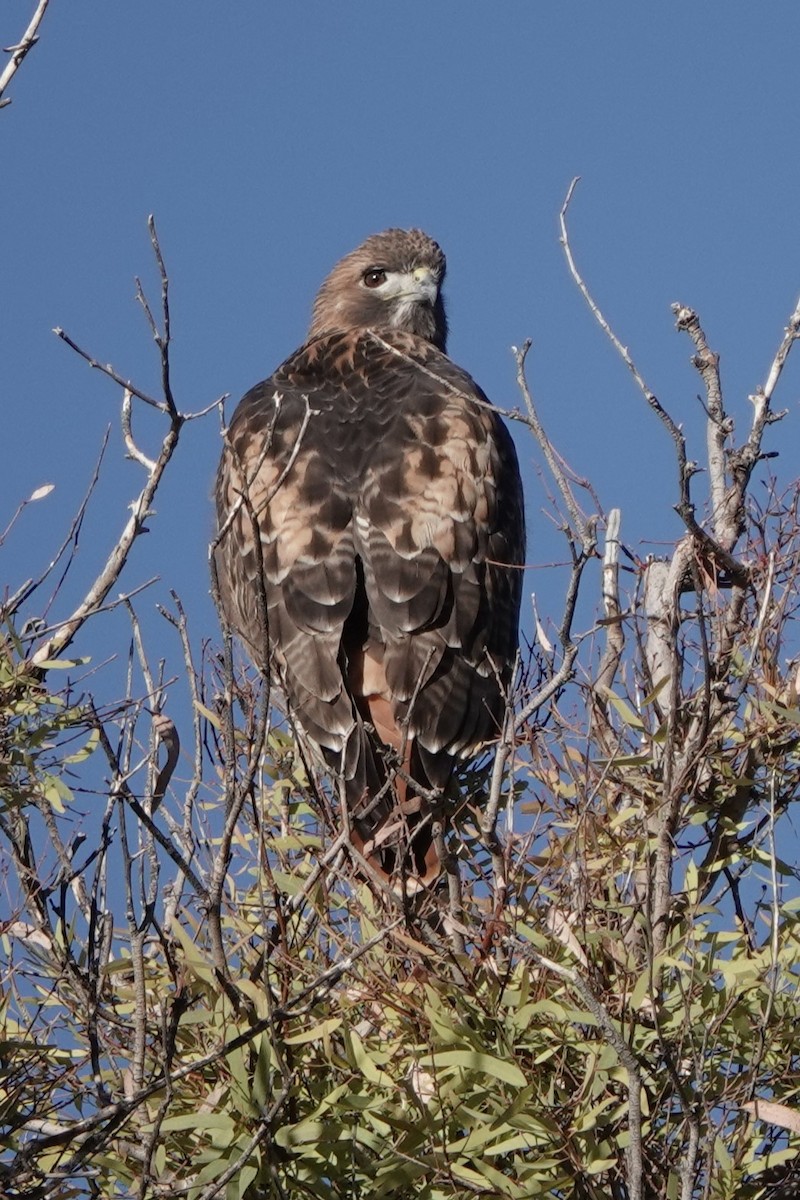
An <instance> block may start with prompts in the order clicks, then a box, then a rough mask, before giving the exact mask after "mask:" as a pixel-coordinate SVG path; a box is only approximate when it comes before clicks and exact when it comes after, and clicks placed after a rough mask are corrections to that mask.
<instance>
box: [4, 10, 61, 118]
mask: <svg viewBox="0 0 800 1200" xmlns="http://www.w3.org/2000/svg"><path fill="white" fill-rule="evenodd" d="M49 3H50V0H39V3H38V4H37V6H36V11H35V12H34V14H33V16H32V17H31V21H30V24H29V25H28V28H27V29H26V30H25V32H24V33H23V35H22V37H21V39H20V40H19V41H18V42H17V44H16V46H4V47H3V50H4V52H5V53H6V54H10V55H11V58H10V59H9V61H8V62H7V63H6V66H5V69H4V71H3V73H2V75H0V108H5V106H6V105H7V104H10V103H11V97H10V96H8V97H6V98H5V99H3V98H2V96H3V92H4V91H5V90H6V88H7V87H8V85H9V84H10V83H11V80H12V79H13V78H14V76H15V75H16V73H17V71H18V70H19V68H20V65H21V63H22V60H23V59H24V58H25V56H26V54H27V53H28V52H29V51H30V50H32V49H33V47H34V46H35V45H36V43H37V42H38V40H39V26H40V25H41V23H42V20H43V19H44V14H45V12H46V11H47V6H48V4H49Z"/></svg>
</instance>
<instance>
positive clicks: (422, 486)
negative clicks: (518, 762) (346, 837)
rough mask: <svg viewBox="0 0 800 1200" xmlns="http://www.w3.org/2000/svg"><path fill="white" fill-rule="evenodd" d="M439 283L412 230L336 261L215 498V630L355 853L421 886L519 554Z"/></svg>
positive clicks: (485, 412) (430, 868) (496, 711)
mask: <svg viewBox="0 0 800 1200" xmlns="http://www.w3.org/2000/svg"><path fill="white" fill-rule="evenodd" d="M444 273H445V258H444V255H443V253H442V251H441V250H440V248H439V246H438V245H437V244H436V242H434V241H432V240H431V239H430V238H429V237H427V236H426V235H425V234H424V233H422V232H421V231H420V230H418V229H411V230H403V229H389V230H387V231H386V232H385V233H380V234H376V235H375V236H374V237H370V238H368V239H367V240H366V241H365V242H364V244H363V245H362V246H359V248H358V249H357V250H354V251H353V252H352V253H351V254H348V255H347V257H346V258H343V259H342V261H341V262H340V263H339V264H338V265H337V266H336V267H335V268H334V269H333V271H332V272H331V274H330V275H329V276H328V278H327V279H326V280H325V282H324V283H323V285H322V287H321V288H320V291H319V294H318V296H317V298H316V301H315V303H314V312H313V320H312V323H311V329H310V331H309V335H308V340H307V341H306V343H305V345H304V346H302V347H301V348H300V349H299V350H298V351H297V352H296V353H295V354H293V355H292V356H291V357H290V358H288V359H287V360H286V362H285V363H283V365H282V366H280V367H279V368H278V369H277V371H276V372H275V373H274V374H273V375H272V376H270V378H269V379H267V380H265V381H264V382H263V383H259V384H257V385H256V386H255V387H254V388H252V389H251V390H250V391H249V392H248V393H247V395H246V396H245V397H244V399H243V400H242V401H241V403H240V404H239V406H238V408H237V409H236V412H235V413H234V415H233V419H232V420H231V423H230V426H229V428H228V431H227V436H226V439H225V449H224V451H223V454H222V461H221V462H220V467H219V473H218V477H217V487H216V502H217V518H218V529H219V531H220V534H221V536H220V540H219V544H218V548H217V551H216V563H217V572H218V579H219V585H220V593H221V598H222V604H223V608H224V611H225V614H226V617H227V619H228V621H229V623H230V625H231V626H232V628H233V629H234V630H235V631H236V632H237V633H238V634H239V635H240V637H241V638H242V639H243V640H244V642H245V643H246V645H247V648H248V650H249V653H250V655H251V656H252V657H253V659H254V660H255V661H256V662H257V663H260V664H262V665H268V666H269V670H270V673H271V675H272V677H273V679H274V680H275V681H276V682H277V683H278V684H279V685H280V687H281V688H282V689H283V691H284V693H285V695H286V698H287V701H288V705H289V708H290V710H291V712H292V713H293V715H294V717H295V718H296V720H297V722H298V723H299V724H300V726H301V727H302V729H303V731H304V732H305V734H306V735H307V737H308V738H309V739H310V741H311V742H312V743H313V744H314V746H315V747H316V748H317V749H318V751H319V752H320V753H321V756H322V758H324V760H325V761H326V762H327V763H328V764H329V766H330V767H332V768H333V769H334V770H335V771H336V772H338V773H339V777H340V778H341V779H343V781H344V793H345V798H346V804H347V809H348V813H349V822H350V826H351V840H352V844H353V845H354V847H355V849H356V850H357V851H358V852H359V854H360V855H361V856H362V857H363V858H365V859H367V860H368V862H369V863H370V865H371V866H372V867H373V868H374V869H375V870H376V871H377V872H378V873H379V874H380V875H382V876H383V877H397V876H404V877H405V878H406V880H409V878H410V877H413V878H415V879H418V880H420V881H422V882H426V883H427V882H430V881H431V880H432V879H433V878H435V876H436V875H437V874H438V871H439V862H438V858H437V855H436V852H435V848H434V846H433V843H432V835H431V823H432V821H431V813H432V811H434V810H436V808H437V805H436V803H435V800H436V798H437V796H440V795H441V789H443V788H444V787H445V785H446V784H447V782H448V780H449V778H450V775H451V772H452V768H453V763H454V760H456V759H469V758H471V757H472V756H474V755H475V754H476V753H477V752H478V751H479V750H480V749H481V748H482V747H483V746H485V745H487V744H488V743H491V742H492V741H493V740H494V739H495V738H496V737H497V735H498V732H499V730H500V726H501V722H502V717H503V712H504V707H505V705H506V702H507V696H506V692H507V688H508V685H509V683H510V679H511V674H512V671H513V664H514V657H515V654H516V649H517V625H518V618H519V603H520V590H521V582H522V571H521V569H520V568H521V567H522V564H523V561H524V548H525V533H524V519H523V503H522V488H521V484H520V477H519V468H518V466H517V457H516V453H515V451H514V446H513V443H512V441H511V437H510V435H509V433H508V431H507V430H506V428H505V426H504V424H503V422H502V421H501V419H500V418H499V417H498V415H497V413H496V412H494V411H493V409H492V407H491V406H490V404H489V403H488V401H487V399H486V397H485V396H484V394H483V392H482V391H481V389H480V388H479V387H478V386H477V384H476V383H475V382H474V380H473V379H471V378H470V376H469V375H468V374H467V373H466V371H462V370H461V368H460V367H457V366H456V365H455V364H454V363H453V362H451V361H450V359H449V358H448V357H447V355H446V353H445V340H446V336H447V321H446V318H445V312H444V304H443V301H442V294H441V285H442V281H443V279H444ZM415 784H417V785H418V787H417V788H416V789H415Z"/></svg>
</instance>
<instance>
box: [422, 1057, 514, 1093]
mask: <svg viewBox="0 0 800 1200" xmlns="http://www.w3.org/2000/svg"><path fill="white" fill-rule="evenodd" d="M419 1065H420V1066H427V1067H431V1068H434V1069H437V1068H441V1067H460V1068H461V1069H462V1070H464V1071H480V1072H481V1074H483V1075H491V1076H493V1077H494V1078H495V1079H501V1080H502V1081H503V1083H508V1084H510V1085H511V1087H525V1084H526V1082H527V1081H526V1079H525V1076H524V1075H523V1073H522V1071H521V1070H520V1069H519V1067H518V1066H517V1065H516V1063H512V1062H507V1061H506V1060H505V1059H502V1058H495V1057H494V1055H492V1054H484V1053H482V1052H481V1051H480V1050H439V1051H437V1052H436V1053H435V1054H426V1055H424V1056H423V1057H422V1058H421V1059H420V1060H419Z"/></svg>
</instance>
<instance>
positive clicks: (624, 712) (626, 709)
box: [601, 688, 644, 729]
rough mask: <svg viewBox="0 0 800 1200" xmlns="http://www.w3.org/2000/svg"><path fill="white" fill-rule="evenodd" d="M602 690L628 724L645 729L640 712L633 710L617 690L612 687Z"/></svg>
mask: <svg viewBox="0 0 800 1200" xmlns="http://www.w3.org/2000/svg"><path fill="white" fill-rule="evenodd" d="M601 691H602V693H603V695H604V696H605V697H606V699H607V700H608V702H609V704H613V706H614V708H615V709H616V710H617V712H618V713H619V715H620V716H621V717H622V720H623V721H624V722H625V724H626V725H630V726H631V727H632V728H633V729H644V721H643V720H642V718H641V717H640V716H639V715H638V713H635V712H634V711H633V709H632V708H631V706H630V705H629V704H628V703H627V701H625V700H623V699H622V697H621V696H618V695H617V694H616V692H612V691H611V688H602V689H601Z"/></svg>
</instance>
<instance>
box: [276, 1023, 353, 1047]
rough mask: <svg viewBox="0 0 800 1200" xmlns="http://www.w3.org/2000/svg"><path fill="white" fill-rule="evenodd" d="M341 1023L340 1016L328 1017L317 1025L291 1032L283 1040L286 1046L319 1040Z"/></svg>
mask: <svg viewBox="0 0 800 1200" xmlns="http://www.w3.org/2000/svg"><path fill="white" fill-rule="evenodd" d="M341 1024H342V1018H341V1017H328V1019H327V1021H320V1023H319V1025H312V1026H311V1028H310V1029H301V1030H300V1032H299V1033H292V1034H290V1035H289V1036H288V1037H285V1038H284V1039H283V1041H284V1043H285V1044H286V1045H287V1046H302V1045H303V1044H304V1043H305V1042H320V1041H322V1039H323V1038H326V1037H328V1036H329V1035H330V1034H332V1033H333V1032H334V1030H336V1029H338V1028H339V1026H340V1025H341Z"/></svg>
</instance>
